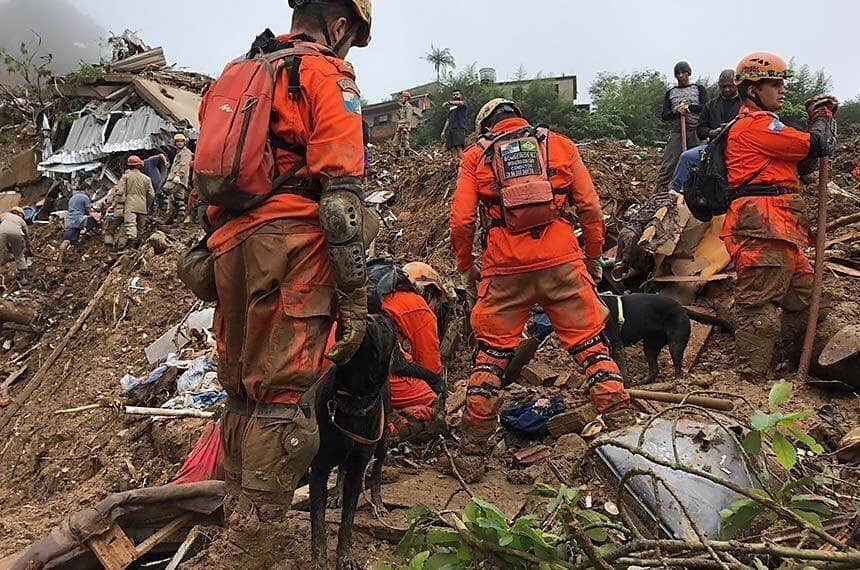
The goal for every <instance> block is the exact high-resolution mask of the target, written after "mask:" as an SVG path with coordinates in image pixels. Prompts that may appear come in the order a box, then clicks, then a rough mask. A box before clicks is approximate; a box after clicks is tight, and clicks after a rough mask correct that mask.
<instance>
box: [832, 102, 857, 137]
mask: <svg viewBox="0 0 860 570" xmlns="http://www.w3.org/2000/svg"><path fill="white" fill-rule="evenodd" d="M836 120H837V121H838V123H839V135H840V138H842V137H852V136H854V137H856V136H860V95H858V96H857V97H854V98H853V99H848V100H847V101H844V102H843V103H842V104H841V105H840V106H839V113H838V114H837V115H836Z"/></svg>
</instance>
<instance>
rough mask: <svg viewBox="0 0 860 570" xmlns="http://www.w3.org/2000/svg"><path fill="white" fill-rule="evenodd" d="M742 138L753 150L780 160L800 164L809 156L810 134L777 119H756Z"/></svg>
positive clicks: (765, 117)
mask: <svg viewBox="0 0 860 570" xmlns="http://www.w3.org/2000/svg"><path fill="white" fill-rule="evenodd" d="M741 136H742V137H743V138H744V141H745V142H746V143H747V144H748V145H750V146H751V147H752V148H753V149H755V150H757V151H759V152H761V153H762V154H763V155H765V156H769V157H772V158H776V159H779V160H787V161H798V162H799V161H801V160H803V159H804V158H806V155H808V154H809V145H810V134H809V133H806V132H803V131H800V130H798V129H795V128H792V127H789V126H788V125H786V124H784V123H783V122H782V121H780V120H779V119H778V118H777V117H771V116H767V115H765V116H760V117H756V118H755V120H754V121H753V123H752V125H751V126H750V128H749V130H747V131H746V132H745V133H743V134H742V135H741Z"/></svg>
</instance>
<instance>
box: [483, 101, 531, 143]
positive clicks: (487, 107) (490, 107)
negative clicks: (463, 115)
mask: <svg viewBox="0 0 860 570" xmlns="http://www.w3.org/2000/svg"><path fill="white" fill-rule="evenodd" d="M502 105H510V106H511V107H513V108H514V110H515V111H516V112H517V114H519V116H521V117H522V116H523V112H522V111H520V108H519V107H517V104H516V103H514V102H513V101H511V100H509V99H503V98H501V97H499V98H497V99H491V100H489V101H487V103H485V104H484V106H483V107H481V110H480V111H478V116H477V117H475V131H476V132H477V133H478V134H479V135H480V134H481V133H482V132H483V131H484V123H485V122H486V121H487V119H489V118H490V116H492V114H493V113H495V112H496V110H497V109H498V108H499V107H501V106H502Z"/></svg>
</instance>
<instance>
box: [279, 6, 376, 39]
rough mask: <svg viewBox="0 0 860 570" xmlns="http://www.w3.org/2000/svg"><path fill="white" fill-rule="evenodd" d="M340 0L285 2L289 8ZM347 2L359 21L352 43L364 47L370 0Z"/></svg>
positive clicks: (369, 20) (369, 21) (368, 21)
mask: <svg viewBox="0 0 860 570" xmlns="http://www.w3.org/2000/svg"><path fill="white" fill-rule="evenodd" d="M339 1H340V0H289V1H288V2H287V4H289V5H290V8H293V9H295V8H304V7H306V6H310V5H311V4H329V3H333V2H339ZM348 4H351V5H352V8H353V10H355V14H356V15H357V16H358V19H359V20H360V21H361V25H360V26H359V29H358V32H356V34H355V41H354V42H352V45H354V46H355V47H366V46H367V44H369V43H370V25H371V21H372V19H371V15H370V13H371V6H370V0H349V1H348Z"/></svg>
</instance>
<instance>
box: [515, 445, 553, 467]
mask: <svg viewBox="0 0 860 570" xmlns="http://www.w3.org/2000/svg"><path fill="white" fill-rule="evenodd" d="M551 455H552V450H551V449H550V448H549V447H547V446H546V445H533V446H531V447H527V448H525V449H521V450H519V451H518V452H516V453H515V454H514V457H516V459H517V461H518V462H520V463H521V464H522V465H531V464H532V463H537V462H538V461H542V460H544V459H546V458H547V457H550V456H551Z"/></svg>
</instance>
